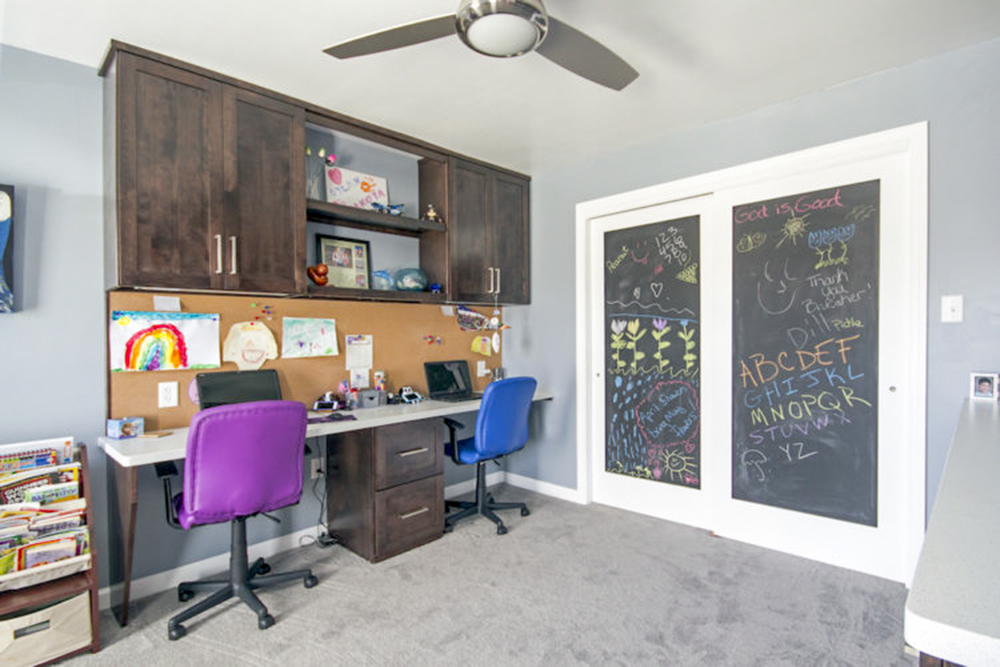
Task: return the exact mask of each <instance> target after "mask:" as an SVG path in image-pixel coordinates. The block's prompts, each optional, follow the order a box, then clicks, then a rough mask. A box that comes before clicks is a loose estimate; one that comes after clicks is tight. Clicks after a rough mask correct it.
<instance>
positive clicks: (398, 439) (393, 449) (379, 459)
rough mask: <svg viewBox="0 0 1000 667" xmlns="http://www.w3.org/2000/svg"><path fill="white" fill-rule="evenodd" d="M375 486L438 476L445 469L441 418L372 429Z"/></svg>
mask: <svg viewBox="0 0 1000 667" xmlns="http://www.w3.org/2000/svg"><path fill="white" fill-rule="evenodd" d="M374 455H375V488H376V489H388V488H390V487H393V486H397V485H399V484H405V483H407V482H412V481H414V480H418V479H423V478H424V477H430V476H431V475H440V474H441V473H442V472H443V471H444V426H443V422H442V421H441V420H440V419H424V420H422V421H418V422H411V423H409V424H394V425H392V426H380V427H378V428H376V429H375V447H374Z"/></svg>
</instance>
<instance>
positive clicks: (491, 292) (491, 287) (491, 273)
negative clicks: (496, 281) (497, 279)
mask: <svg viewBox="0 0 1000 667" xmlns="http://www.w3.org/2000/svg"><path fill="white" fill-rule="evenodd" d="M486 268H487V269H489V271H490V288H489V289H488V290H486V293H487V294H493V267H492V266H487V267H486Z"/></svg>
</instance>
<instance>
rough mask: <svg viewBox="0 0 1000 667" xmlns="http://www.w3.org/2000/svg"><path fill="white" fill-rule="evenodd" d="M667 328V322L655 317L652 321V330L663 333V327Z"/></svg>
mask: <svg viewBox="0 0 1000 667" xmlns="http://www.w3.org/2000/svg"><path fill="white" fill-rule="evenodd" d="M666 326H667V321H666V320H665V319H663V318H661V317H657V318H656V319H654V320H653V328H654V329H656V330H657V331H663V329H664V327H666Z"/></svg>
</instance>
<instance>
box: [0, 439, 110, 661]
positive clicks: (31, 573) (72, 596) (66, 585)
mask: <svg viewBox="0 0 1000 667" xmlns="http://www.w3.org/2000/svg"><path fill="white" fill-rule="evenodd" d="M74 458H75V460H77V461H79V462H80V487H81V489H80V490H81V497H83V498H84V499H85V500H86V504H87V509H86V520H87V527H88V530H89V531H90V553H89V554H84V555H82V556H77V557H75V558H68V559H65V560H61V561H57V562H55V563H51V564H49V565H42V566H40V567H35V568H31V569H30V570H23V571H21V572H13V573H11V574H7V575H3V576H0V663H5V664H6V663H8V662H9V663H14V664H32V665H44V664H48V663H50V662H54V661H56V660H62V659H63V658H66V657H68V656H71V655H75V654H77V653H83V652H85V651H90V652H92V653H96V652H97V651H98V650H99V649H100V633H99V623H98V620H99V619H98V609H97V602H98V601H97V553H96V550H95V542H94V531H93V527H94V522H93V517H94V508H93V499H92V497H91V493H90V471H89V469H88V467H87V448H86V446H85V445H83V444H78V445H77V446H76V448H75V451H74Z"/></svg>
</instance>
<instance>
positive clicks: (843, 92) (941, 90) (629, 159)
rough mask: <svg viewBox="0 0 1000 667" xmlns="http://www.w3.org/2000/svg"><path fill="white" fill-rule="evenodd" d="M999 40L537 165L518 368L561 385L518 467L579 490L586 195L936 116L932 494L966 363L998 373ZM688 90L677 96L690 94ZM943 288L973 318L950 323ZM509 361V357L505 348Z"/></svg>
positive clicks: (512, 340) (517, 312) (516, 329)
mask: <svg viewBox="0 0 1000 667" xmlns="http://www.w3.org/2000/svg"><path fill="white" fill-rule="evenodd" d="M998 68H1000V40H993V41H990V42H985V43H982V44H979V45H976V46H973V47H970V48H966V49H963V50H960V51H956V52H952V53H950V54H946V55H944V56H941V57H937V58H934V59H930V60H926V61H922V62H918V63H915V64H912V65H909V66H906V67H900V68H897V69H894V70H890V71H887V72H884V73H881V74H879V75H876V76H872V77H868V78H865V79H862V80H858V81H853V82H851V83H848V84H844V85H841V86H838V87H835V88H832V89H829V90H825V91H822V92H819V93H816V94H812V95H808V96H805V97H801V98H798V99H795V100H792V101H790V102H786V103H783V104H778V105H774V106H771V107H766V108H763V109H759V110H757V111H755V112H753V113H750V114H746V115H743V116H739V117H736V118H732V119H729V120H726V121H724V122H720V123H715V124H712V125H708V126H705V127H699V128H695V129H690V130H687V131H682V132H677V133H674V134H672V135H670V136H667V137H665V138H660V139H650V140H647V141H644V142H643V143H641V144H637V145H635V146H632V147H628V148H621V149H617V150H608V151H607V152H606V153H605V154H604V155H603V156H601V158H600V159H598V160H594V161H592V162H586V163H582V164H576V165H573V166H570V167H567V168H564V169H558V170H553V171H547V172H544V173H534V174H532V193H531V194H532V206H531V222H532V245H533V253H532V258H531V261H532V264H531V268H532V285H533V291H532V305H531V307H530V308H512V309H510V311H509V313H508V319H509V320H510V321H511V323H512V324H513V330H512V332H511V335H509V338H508V344H507V348H506V353H507V354H509V355H511V361H510V362H509V363H508V366H509V367H510V369H511V371H512V372H513V373H518V372H526V373H534V374H535V375H537V376H539V377H540V378H543V381H544V382H546V383H547V384H549V385H550V386H552V387H553V389H554V390H555V392H556V396H557V397H556V400H555V401H553V402H552V404H551V405H549V406H547V408H546V409H547V418H546V420H545V423H544V432H543V433H541V434H540V437H539V438H537V439H536V441H535V442H534V443H533V444H532V446H531V447H530V448H529V449H526V450H525V451H524V452H522V453H520V454H518V456H517V457H513V458H512V459H511V461H510V463H509V465H508V469H509V470H510V471H511V472H515V473H518V474H521V475H525V476H528V477H532V478H536V479H540V480H543V481H547V482H551V483H553V484H559V485H562V486H568V487H571V488H575V486H576V449H575V444H574V443H575V437H576V428H575V422H574V419H575V416H574V412H575V411H574V401H575V391H576V381H575V371H576V369H575V356H574V355H575V350H574V348H575V317H576V313H575V309H574V301H573V298H574V294H575V289H576V284H575V278H574V270H575V268H574V252H573V248H572V247H571V244H572V239H573V238H574V224H575V210H574V207H575V205H576V204H577V203H578V202H582V201H586V200H590V199H595V198H598V197H604V196H607V195H612V194H616V193H620V192H625V191H628V190H633V189H636V188H640V187H645V186H649V185H655V184H658V183H665V182H668V181H671V180H674V179H678V178H683V177H687V176H693V175H697V174H701V173H704V172H709V171H713V170H716V169H722V168H725V167H730V166H734V165H738V164H741V163H744V162H749V161H753V160H758V159H763V158H767V157H771V156H775V155H780V154H783V153H787V152H790V151H795V150H801V149H804V148H809V147H812V146H816V145H819V144H824V143H828V142H832V141H838V140H841V139H848V138H851V137H855V136H858V135H862V134H867V133H870V132H877V131H880V130H885V129H889V128H892V127H896V126H900V125H905V124H909V123H914V122H919V121H923V120H926V121H928V125H929V142H930V150H929V153H930V164H929V173H930V176H929V178H930V183H929V192H930V195H929V196H930V202H929V203H930V206H929V226H930V232H929V233H930V238H929V246H930V251H929V262H930V266H929V272H928V276H929V278H928V280H929V286H928V314H929V319H930V322H929V323H928V396H927V427H928V429H927V434H928V437H927V502H928V507H931V506H932V505H933V500H934V497H935V495H936V492H937V487H938V484H939V482H940V479H941V472H942V468H943V465H944V461H945V456H946V455H947V451H948V447H949V444H950V442H951V437H952V433H953V431H954V428H955V424H956V423H957V414H958V409H959V407H960V405H961V403H962V400H963V399H964V398H965V396H967V395H968V380H969V373H970V372H972V371H976V370H982V371H997V370H1000V280H998V279H997V278H996V277H995V276H996V273H997V270H996V268H995V267H996V265H997V260H996V256H997V249H998V248H1000V223H998V220H997V215H996V209H997V207H996V205H995V204H994V202H993V199H994V198H995V197H996V193H997V191H998V187H1000V157H998V156H1000V122H998V120H1000V87H998V86H997V85H995V82H996V77H997V74H996V72H997V69H998ZM682 93H683V91H678V96H677V100H678V102H677V103H678V104H683V94H682ZM944 294H963V295H964V296H965V322H964V323H962V324H947V325H946V324H941V323H940V305H939V304H940V299H941V296H942V295H944ZM505 361H506V357H505Z"/></svg>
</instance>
